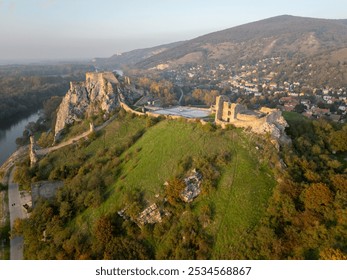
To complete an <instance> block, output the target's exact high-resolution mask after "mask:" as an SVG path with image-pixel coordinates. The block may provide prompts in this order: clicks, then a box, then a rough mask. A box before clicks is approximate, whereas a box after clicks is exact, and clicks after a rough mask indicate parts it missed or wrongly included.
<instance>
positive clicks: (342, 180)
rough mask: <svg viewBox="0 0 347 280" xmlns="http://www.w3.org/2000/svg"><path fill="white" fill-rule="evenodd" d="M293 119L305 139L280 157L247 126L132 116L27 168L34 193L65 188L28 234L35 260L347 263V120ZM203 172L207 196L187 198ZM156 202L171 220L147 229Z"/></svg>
mask: <svg viewBox="0 0 347 280" xmlns="http://www.w3.org/2000/svg"><path fill="white" fill-rule="evenodd" d="M285 117H286V119H287V121H288V123H289V124H290V127H289V128H288V131H287V132H288V134H289V135H290V136H291V138H292V141H293V142H292V146H289V147H284V148H283V149H282V151H281V152H280V153H279V152H278V151H277V150H275V149H274V147H273V146H272V145H271V144H269V139H267V137H264V136H263V137H259V136H256V135H254V134H252V133H250V132H247V130H245V131H244V130H240V129H236V128H233V127H229V128H228V129H226V130H221V129H220V128H216V127H215V126H214V125H212V124H208V125H205V126H202V125H201V124H200V123H194V122H193V123H192V122H186V121H184V120H181V121H179V120H175V121H174V120H160V119H151V118H145V117H135V116H133V115H129V114H125V113H124V112H123V111H120V112H119V113H117V118H116V119H115V120H114V121H113V122H112V123H110V125H109V126H107V127H106V128H105V129H104V130H103V131H100V132H98V133H95V134H93V135H92V136H91V137H89V139H86V140H84V141H82V142H78V143H75V145H73V146H70V147H66V148H63V149H61V150H58V151H55V152H53V153H51V154H49V155H48V156H46V157H45V158H43V159H42V160H41V161H40V162H39V164H38V166H36V167H34V168H30V167H29V164H28V163H27V162H24V163H22V164H21V166H18V168H17V170H19V171H18V173H19V174H22V175H23V176H22V177H21V178H19V179H20V180H18V181H20V183H21V185H23V186H25V185H29V184H30V183H31V182H32V181H38V180H46V179H49V180H64V183H65V186H64V187H63V188H61V189H59V191H58V193H57V195H56V198H55V199H53V200H50V201H40V202H39V203H38V204H37V206H36V207H35V209H34V210H33V213H32V215H31V217H30V219H28V220H24V221H22V222H21V223H20V224H19V225H18V226H17V227H16V229H15V231H17V232H19V233H22V234H23V235H24V240H25V244H26V245H25V250H24V254H25V257H26V258H28V259H55V258H58V259H347V247H346V244H347V240H346V236H347V226H346V218H345V217H346V207H345V206H346V201H347V176H346V167H347V161H346V158H347V155H346V152H347V144H346V141H345V139H346V138H347V125H341V124H335V123H329V122H327V121H325V120H314V121H312V120H309V119H306V118H304V117H302V116H300V115H299V114H296V113H286V114H285ZM71 131H73V130H71ZM67 137H68V135H67ZM279 155H280V156H281V158H282V159H283V161H280V159H279ZM193 169H196V170H198V172H200V173H201V175H202V185H201V189H202V192H201V193H200V195H199V196H198V197H196V198H195V199H194V200H193V201H192V202H190V203H185V202H183V201H182V199H181V198H180V193H181V192H182V190H183V189H184V187H185V185H184V184H183V181H182V179H183V178H185V177H187V176H188V175H189V174H190V173H191V171H192V170H193ZM154 203H156V205H157V207H158V209H159V210H160V211H161V213H162V216H161V219H162V222H160V223H156V224H144V225H143V224H141V223H140V222H139V219H138V217H139V214H140V213H141V212H142V211H143V210H144V209H146V208H147V207H148V206H150V205H153V204H154ZM14 233H15V232H14Z"/></svg>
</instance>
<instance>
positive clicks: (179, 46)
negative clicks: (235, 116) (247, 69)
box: [103, 15, 347, 86]
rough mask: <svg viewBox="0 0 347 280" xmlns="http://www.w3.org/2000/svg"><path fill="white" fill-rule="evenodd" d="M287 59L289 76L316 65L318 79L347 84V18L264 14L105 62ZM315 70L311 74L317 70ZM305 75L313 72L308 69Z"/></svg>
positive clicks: (143, 65)
mask: <svg viewBox="0 0 347 280" xmlns="http://www.w3.org/2000/svg"><path fill="white" fill-rule="evenodd" d="M276 56H280V57H282V58H284V59H286V60H287V61H286V64H285V65H284V66H283V67H282V69H281V71H283V72H287V73H288V74H289V75H290V74H291V73H292V72H293V71H294V70H293V67H294V66H295V65H296V64H298V63H303V62H308V63H309V64H312V63H313V64H312V66H313V69H314V70H315V71H313V72H312V71H310V72H312V73H314V74H315V76H314V77H313V76H312V77H309V78H308V79H309V80H312V83H316V82H317V81H319V82H320V83H321V84H328V83H329V81H330V82H331V81H332V80H334V83H335V84H338V85H340V86H346V85H347V74H345V73H347V20H346V19H341V20H330V19H316V18H306V17H296V16H289V15H282V16H277V17H273V18H269V19H264V20H260V21H256V22H252V23H248V24H244V25H240V26H237V27H233V28H230V29H226V30H222V31H218V32H214V33H210V34H207V35H204V36H201V37H198V38H195V39H192V40H189V41H185V42H178V43H174V44H169V45H164V46H159V47H155V48H151V49H143V50H135V51H132V52H128V53H125V54H123V55H122V56H118V57H115V56H113V57H111V58H109V59H105V60H104V61H103V63H104V64H103V65H104V66H110V65H112V64H116V65H118V66H119V65H128V66H132V67H134V68H140V69H150V68H154V67H157V66H158V65H165V66H166V67H169V68H175V67H179V66H184V65H187V64H205V65H207V64H211V63H216V64H218V63H228V64H232V65H238V64H243V63H248V64H254V63H256V62H257V61H258V60H259V59H263V58H267V57H276ZM312 73H311V75H312ZM303 75H304V76H306V75H307V76H308V75H309V71H307V73H306V72H305V73H303Z"/></svg>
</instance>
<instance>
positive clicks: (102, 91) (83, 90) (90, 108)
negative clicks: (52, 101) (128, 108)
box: [55, 72, 119, 140]
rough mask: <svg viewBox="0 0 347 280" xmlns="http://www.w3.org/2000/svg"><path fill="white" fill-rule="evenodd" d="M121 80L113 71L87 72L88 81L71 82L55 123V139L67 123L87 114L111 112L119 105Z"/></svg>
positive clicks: (78, 119)
mask: <svg viewBox="0 0 347 280" xmlns="http://www.w3.org/2000/svg"><path fill="white" fill-rule="evenodd" d="M118 85H119V82H118V80H117V78H116V77H115V76H114V74H113V73H112V72H102V73H92V72H88V73H86V81H84V82H71V83H70V89H69V91H68V92H67V93H66V95H65V97H64V98H63V100H62V102H61V104H60V106H59V109H58V114H57V121H56V124H55V140H57V139H59V136H60V134H61V132H62V130H63V129H64V127H65V126H66V125H67V124H72V123H73V122H75V121H80V120H81V119H82V118H84V117H85V116H92V115H95V114H98V113H100V111H102V112H104V113H110V112H111V111H113V110H114V109H115V108H116V107H117V105H118V98H117V94H118Z"/></svg>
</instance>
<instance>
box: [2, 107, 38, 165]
mask: <svg viewBox="0 0 347 280" xmlns="http://www.w3.org/2000/svg"><path fill="white" fill-rule="evenodd" d="M38 118H39V111H37V112H36V113H33V114H31V115H30V116H28V117H25V118H22V119H20V120H18V121H16V122H13V123H12V124H11V125H8V124H2V125H0V166H1V165H2V164H3V163H4V162H5V161H6V159H7V158H8V157H9V156H10V155H11V154H12V153H13V152H14V151H15V150H16V149H17V145H16V138H18V137H21V136H22V134H23V131H24V129H25V126H26V125H27V124H28V123H29V122H36V121H37V120H38Z"/></svg>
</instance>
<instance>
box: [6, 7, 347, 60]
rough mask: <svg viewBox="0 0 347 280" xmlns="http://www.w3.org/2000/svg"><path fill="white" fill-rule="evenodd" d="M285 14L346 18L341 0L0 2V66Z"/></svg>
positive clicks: (147, 43) (109, 50) (84, 54)
mask: <svg viewBox="0 0 347 280" xmlns="http://www.w3.org/2000/svg"><path fill="white" fill-rule="evenodd" d="M283 14H290V15H296V16H307V17H320V18H332V19H338V18H346V19H347V1H346V0H329V1H326V0H308V1H306V0H286V1H281V0H254V1H252V0H238V1H234V0H211V1H205V0H0V60H13V59H14V60H21V59H38V60H39V59H72V58H76V59H80V58H93V57H108V56H111V55H112V54H114V53H117V52H124V51H128V50H132V49H136V48H143V47H151V46H155V45H158V44H163V43H170V42H175V41H180V40H186V39H191V38H194V37H197V36H200V35H203V34H206V33H209V32H213V31H218V30H222V29H226V28H229V27H233V26H236V25H240V24H244V23H248V22H252V21H255V20H260V19H264V18H268V17H272V16H277V15H283Z"/></svg>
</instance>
